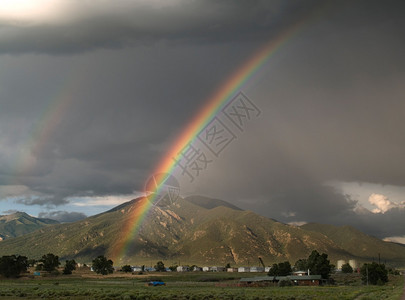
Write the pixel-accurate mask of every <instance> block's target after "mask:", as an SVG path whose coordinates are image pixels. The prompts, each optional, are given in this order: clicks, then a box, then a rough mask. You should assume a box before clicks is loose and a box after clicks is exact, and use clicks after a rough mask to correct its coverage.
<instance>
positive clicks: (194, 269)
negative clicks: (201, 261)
mask: <svg viewBox="0 0 405 300" xmlns="http://www.w3.org/2000/svg"><path fill="white" fill-rule="evenodd" d="M193 271H194V272H201V271H202V268H201V267H197V266H194V268H193Z"/></svg>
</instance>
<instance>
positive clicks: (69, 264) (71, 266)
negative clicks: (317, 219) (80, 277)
mask: <svg viewBox="0 0 405 300" xmlns="http://www.w3.org/2000/svg"><path fill="white" fill-rule="evenodd" d="M73 270H76V261H75V260H74V259H72V260H67V261H66V263H65V268H64V269H63V274H64V275H69V274H72V271H73Z"/></svg>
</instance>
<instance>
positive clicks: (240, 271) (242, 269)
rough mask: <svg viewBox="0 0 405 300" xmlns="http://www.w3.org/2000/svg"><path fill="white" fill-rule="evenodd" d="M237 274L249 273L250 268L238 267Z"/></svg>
mask: <svg viewBox="0 0 405 300" xmlns="http://www.w3.org/2000/svg"><path fill="white" fill-rule="evenodd" d="M238 272H239V273H243V272H250V268H249V267H239V268H238Z"/></svg>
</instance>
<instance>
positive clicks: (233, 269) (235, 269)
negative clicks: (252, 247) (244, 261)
mask: <svg viewBox="0 0 405 300" xmlns="http://www.w3.org/2000/svg"><path fill="white" fill-rule="evenodd" d="M226 271H227V272H238V268H227V269H226Z"/></svg>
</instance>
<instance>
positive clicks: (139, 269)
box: [131, 266, 142, 272]
mask: <svg viewBox="0 0 405 300" xmlns="http://www.w3.org/2000/svg"><path fill="white" fill-rule="evenodd" d="M131 269H132V272H142V267H138V266H134V267H131Z"/></svg>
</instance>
